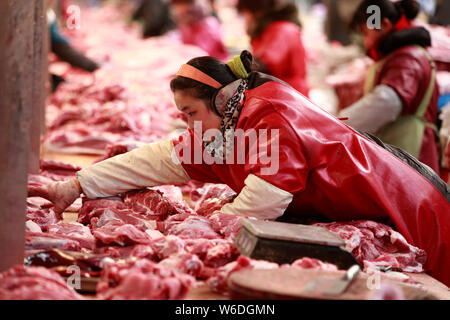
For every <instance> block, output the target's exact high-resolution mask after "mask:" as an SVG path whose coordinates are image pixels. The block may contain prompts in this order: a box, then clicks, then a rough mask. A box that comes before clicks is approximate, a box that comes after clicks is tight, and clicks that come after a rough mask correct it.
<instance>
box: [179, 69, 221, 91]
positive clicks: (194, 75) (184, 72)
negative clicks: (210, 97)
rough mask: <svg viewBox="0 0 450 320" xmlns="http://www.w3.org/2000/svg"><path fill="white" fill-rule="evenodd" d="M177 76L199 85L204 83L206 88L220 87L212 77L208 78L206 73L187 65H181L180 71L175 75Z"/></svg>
mask: <svg viewBox="0 0 450 320" xmlns="http://www.w3.org/2000/svg"><path fill="white" fill-rule="evenodd" d="M177 76H182V77H185V78H189V79H192V80H195V81H198V82H201V83H204V84H206V85H208V86H211V87H213V88H216V89H219V88H220V87H222V85H221V84H220V83H219V82H217V81H216V80H214V79H213V78H212V77H210V76H208V75H207V74H206V73H204V72H202V71H200V70H198V69H197V68H195V67H193V66H191V65H189V64H183V65H182V66H181V68H180V70H179V71H178V73H177Z"/></svg>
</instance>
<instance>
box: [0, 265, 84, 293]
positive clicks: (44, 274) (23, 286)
mask: <svg viewBox="0 0 450 320" xmlns="http://www.w3.org/2000/svg"><path fill="white" fill-rule="evenodd" d="M0 300H84V298H83V297H82V296H81V295H79V294H78V293H76V292H75V290H74V289H72V288H70V287H69V286H68V285H67V284H66V282H64V280H63V279H62V278H61V276H60V275H59V274H58V273H56V272H54V271H51V270H48V269H46V268H43V267H24V266H15V267H12V268H11V269H9V270H7V271H5V272H2V273H0Z"/></svg>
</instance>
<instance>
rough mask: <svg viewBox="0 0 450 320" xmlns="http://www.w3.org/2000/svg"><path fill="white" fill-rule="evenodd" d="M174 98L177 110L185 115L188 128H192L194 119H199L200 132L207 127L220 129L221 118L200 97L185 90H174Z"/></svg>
mask: <svg viewBox="0 0 450 320" xmlns="http://www.w3.org/2000/svg"><path fill="white" fill-rule="evenodd" d="M174 100H175V104H176V106H177V108H178V110H180V111H181V112H183V113H184V114H185V115H186V116H187V119H188V126H189V128H191V129H193V128H194V121H201V122H202V133H203V132H205V131H206V130H208V129H220V124H221V122H222V118H221V117H219V116H218V115H217V114H216V113H215V112H214V111H212V110H210V109H208V107H207V106H206V103H205V101H203V100H202V99H198V98H195V97H193V96H192V95H191V94H189V92H187V91H185V90H176V91H175V93H174Z"/></svg>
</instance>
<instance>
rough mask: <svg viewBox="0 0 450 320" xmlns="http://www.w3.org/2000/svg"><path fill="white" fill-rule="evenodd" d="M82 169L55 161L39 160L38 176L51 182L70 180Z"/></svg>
mask: <svg viewBox="0 0 450 320" xmlns="http://www.w3.org/2000/svg"><path fill="white" fill-rule="evenodd" d="M81 169H82V168H81V167H80V166H76V165H73V164H68V163H64V162H61V161H55V160H44V159H41V160H40V174H41V175H42V176H44V177H48V178H50V179H53V180H64V179H66V178H72V177H74V176H75V173H76V172H77V171H79V170H81Z"/></svg>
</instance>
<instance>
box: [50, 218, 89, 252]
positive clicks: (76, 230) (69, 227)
mask: <svg viewBox="0 0 450 320" xmlns="http://www.w3.org/2000/svg"><path fill="white" fill-rule="evenodd" d="M47 229H48V232H49V233H51V234H53V235H57V236H58V235H60V236H63V237H65V238H67V239H71V240H76V241H78V242H79V243H80V245H81V246H82V247H83V248H86V249H90V250H93V249H94V247H95V238H94V236H93V235H92V233H91V230H89V228H88V227H85V226H83V225H82V224H81V223H77V222H70V223H69V222H58V223H57V224H52V225H49V226H48V228H47Z"/></svg>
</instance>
